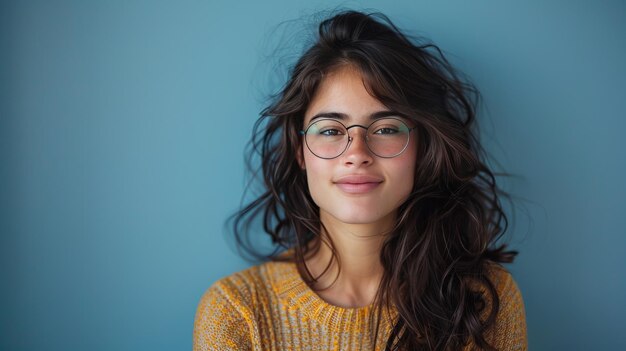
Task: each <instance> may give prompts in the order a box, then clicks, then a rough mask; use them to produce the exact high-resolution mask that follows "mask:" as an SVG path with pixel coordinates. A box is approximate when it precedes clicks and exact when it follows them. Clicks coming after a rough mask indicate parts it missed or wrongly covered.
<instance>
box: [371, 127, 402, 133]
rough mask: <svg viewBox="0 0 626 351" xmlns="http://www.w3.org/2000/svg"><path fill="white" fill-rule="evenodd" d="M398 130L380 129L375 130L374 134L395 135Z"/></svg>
mask: <svg viewBox="0 0 626 351" xmlns="http://www.w3.org/2000/svg"><path fill="white" fill-rule="evenodd" d="M397 132H398V130H397V129H396V128H380V129H377V130H376V131H375V132H374V134H396V133H397Z"/></svg>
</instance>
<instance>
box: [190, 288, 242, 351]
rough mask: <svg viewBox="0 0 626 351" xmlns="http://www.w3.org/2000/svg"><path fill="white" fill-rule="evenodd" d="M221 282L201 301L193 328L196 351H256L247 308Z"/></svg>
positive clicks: (206, 293)
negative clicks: (246, 316) (247, 316)
mask: <svg viewBox="0 0 626 351" xmlns="http://www.w3.org/2000/svg"><path fill="white" fill-rule="evenodd" d="M236 296H237V295H234V294H233V293H232V292H231V291H229V288H228V285H227V284H224V282H222V281H218V282H216V283H215V284H214V285H213V286H211V287H210V288H209V289H208V290H207V291H206V292H205V293H204V295H203V296H202V298H201V299H200V303H199V304H198V309H197V311H196V317H195V322H194V328H193V350H194V351H204V350H216V351H227V350H253V346H252V340H251V333H250V323H249V318H245V315H246V311H245V306H243V305H242V303H241V301H239V300H238V299H237V298H236Z"/></svg>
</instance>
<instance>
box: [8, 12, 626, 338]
mask: <svg viewBox="0 0 626 351" xmlns="http://www.w3.org/2000/svg"><path fill="white" fill-rule="evenodd" d="M337 5H344V6H348V7H353V8H356V9H364V8H373V9H377V10H380V11H382V12H384V13H386V14H387V15H389V16H390V17H391V18H392V19H393V20H394V21H395V22H396V23H397V24H398V25H399V26H400V27H401V28H404V29H407V30H410V31H411V32H413V33H415V34H423V35H425V36H427V37H429V38H431V39H432V40H433V41H435V42H436V43H437V44H438V45H439V46H441V47H442V48H443V49H444V50H445V51H446V52H447V53H448V54H449V57H450V59H451V60H452V61H453V63H454V64H455V65H457V66H458V67H459V68H460V69H461V70H463V71H465V72H466V73H467V74H468V75H469V76H470V77H471V78H472V79H473V80H474V82H475V83H476V84H477V85H478V87H479V88H480V89H481V91H482V93H483V95H484V103H485V104H484V105H485V109H484V111H483V112H484V113H483V115H482V117H481V118H482V127H483V130H484V135H483V140H484V142H485V145H486V146H487V148H488V150H489V151H490V152H491V153H492V154H493V155H494V156H495V157H496V158H497V160H498V161H499V162H500V163H501V164H502V166H503V168H504V169H505V170H507V171H509V172H512V173H514V174H516V175H517V176H516V177H513V178H509V179H503V185H504V187H505V189H506V190H509V191H511V192H512V193H514V194H515V195H517V196H518V197H520V198H523V199H525V200H523V201H520V202H519V203H520V205H521V206H520V207H519V210H518V212H517V216H516V217H515V219H514V221H513V226H512V227H511V234H512V235H513V236H512V239H511V243H512V245H513V246H514V247H515V248H517V249H518V250H519V251H520V252H521V254H520V256H519V258H518V260H517V261H516V263H515V264H514V265H512V266H510V269H511V270H512V271H513V272H514V274H515V277H516V279H517V281H518V284H519V286H520V287H521V290H522V293H523V295H524V298H525V301H526V308H527V322H528V331H529V340H530V347H531V349H533V350H588V349H597V350H602V349H626V336H625V333H624V332H623V326H624V325H625V324H624V313H625V312H626V276H625V274H624V267H626V259H625V257H626V229H625V228H626V200H625V199H626V186H625V185H624V174H626V157H625V156H624V150H626V142H625V141H624V138H623V137H622V134H624V132H625V131H626V118H625V117H626V116H625V112H624V111H626V93H625V91H626V88H625V85H624V82H626V65H624V63H625V62H626V3H624V2H622V1H593V2H592V1H586V2H583V1H530V2H512V1H507V2H502V1H495V0H494V1H471V2H470V1H437V2H434V1H395V2H391V1H363V2H359V3H357V2H343V3H338V2H333V1H321V2H311V1H287V0H271V1H263V2H261V1H258V2H252V1H250V2H248V3H244V2H227V1H209V2H202V1H182V2H173V1H172V2H164V1H159V2H153V1H107V2H104V1H103V2H83V1H54V2H52V1H21V2H11V1H3V2H2V3H1V4H0V157H1V161H2V162H1V163H0V211H1V212H0V234H1V236H0V238H1V239H0V240H1V241H0V274H1V279H0V282H1V284H2V285H1V286H2V288H1V296H0V301H1V302H0V303H1V305H0V311H1V312H0V333H1V334H0V335H1V337H0V349H2V350H40V349H43V350H86V349H89V350H136V349H151V350H172V349H178V350H181V349H189V348H190V347H191V333H192V325H193V317H194V313H195V308H196V304H197V302H198V299H199V298H200V296H201V294H202V293H203V292H204V290H205V289H206V288H207V287H208V286H209V285H210V284H211V283H212V282H213V281H215V280H216V279H217V278H219V277H222V276H224V275H227V274H230V273H232V272H234V271H236V270H239V269H242V268H244V267H246V266H247V263H246V262H244V261H243V260H241V259H240V258H238V256H237V255H236V253H235V252H234V251H233V250H232V249H231V245H229V240H228V239H227V238H226V234H225V232H224V229H223V223H224V220H225V218H226V217H227V215H228V214H230V213H231V212H232V211H233V210H235V209H236V208H237V206H238V204H239V201H240V197H241V194H242V189H243V184H244V180H245V176H244V170H243V152H244V145H245V143H246V141H247V140H248V137H249V136H250V133H251V127H252V124H253V122H254V121H255V119H256V117H257V115H258V112H259V111H260V110H261V109H262V107H263V106H264V104H263V101H264V100H263V99H264V98H265V96H267V94H269V93H271V92H273V89H276V88H277V87H278V86H279V84H280V83H282V81H281V79H280V77H281V75H276V76H272V75H271V74H272V73H271V72H272V71H271V70H270V68H271V66H272V65H273V64H275V63H277V62H280V60H279V58H281V59H282V58H287V59H288V58H289V57H290V56H289V53H290V51H288V50H287V51H281V50H279V49H276V46H275V44H276V43H277V42H279V40H280V39H281V38H282V36H281V33H285V32H286V31H285V30H284V28H285V27H284V26H283V27H279V28H278V30H277V31H273V30H274V29H275V28H276V25H277V24H279V23H280V22H283V21H286V20H290V19H296V18H299V17H301V16H303V15H306V14H310V13H313V12H315V11H318V10H324V9H328V8H334V7H336V6H337ZM292 25H293V24H290V25H288V26H287V27H289V26H292ZM281 28H283V29H281ZM272 54H275V56H274V57H272V56H271V55H272ZM292 56H293V54H292ZM288 62H289V61H288Z"/></svg>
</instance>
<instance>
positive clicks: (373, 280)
mask: <svg viewBox="0 0 626 351" xmlns="http://www.w3.org/2000/svg"><path fill="white" fill-rule="evenodd" d="M320 219H321V221H322V223H323V224H324V227H325V229H326V230H325V231H322V233H321V235H322V237H323V238H324V240H325V241H327V242H329V241H332V244H333V246H334V248H335V250H336V256H337V257H336V259H334V260H332V257H333V253H332V250H331V248H330V243H328V244H327V243H325V242H324V241H322V242H321V244H320V249H319V251H318V252H317V253H316V254H315V255H314V256H313V257H311V258H309V259H308V260H307V267H308V268H309V270H310V271H311V273H312V274H313V277H316V278H317V282H316V283H315V285H314V288H315V289H316V290H318V291H317V292H318V295H320V297H322V298H323V299H324V300H326V301H327V302H329V303H331V304H334V305H338V306H342V307H361V306H366V305H369V304H371V303H372V302H373V299H374V297H375V295H376V293H377V291H378V285H379V283H380V280H381V278H382V275H383V267H382V265H381V263H380V250H381V247H382V244H383V242H384V240H385V237H386V235H387V233H389V232H390V231H391V228H392V227H393V223H394V219H395V214H392V215H390V216H387V217H386V218H384V219H382V220H380V221H378V222H376V223H369V224H347V223H342V222H340V221H338V220H337V219H336V218H334V217H332V216H330V215H328V214H327V213H325V212H322V213H320ZM331 260H332V261H331ZM338 261H339V262H338ZM329 263H330V267H328V270H327V271H326V272H325V273H324V270H325V269H326V267H327V266H328V264H329ZM322 273H323V274H322Z"/></svg>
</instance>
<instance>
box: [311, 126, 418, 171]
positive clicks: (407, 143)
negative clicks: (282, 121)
mask: <svg viewBox="0 0 626 351" xmlns="http://www.w3.org/2000/svg"><path fill="white" fill-rule="evenodd" d="M381 119H382V120H384V119H395V120H396V121H398V122H400V123H402V124H404V126H405V127H406V128H407V129H408V132H407V134H408V136H407V138H406V144H404V147H403V148H402V150H400V151H399V152H398V153H396V154H394V155H391V156H381V155H379V154H377V153H376V152H374V150H372V148H371V147H370V144H369V137H368V135H369V134H368V132H367V131H368V130H369V128H370V127H371V126H372V125H374V123H376V122H378V121H380V120H381ZM322 120H330V121H334V122H337V123H339V124H340V125H342V126H343V128H344V129H345V130H346V135H347V136H348V142H347V143H346V146H345V147H344V148H343V150H342V151H341V152H340V153H339V154H338V155H337V156H333V157H321V156H319V155H318V154H316V153H315V152H313V150H311V147H310V146H309V143H308V141H307V138H306V135H307V134H306V133H307V132H308V131H309V129H310V128H311V127H312V126H313V125H314V124H315V123H317V122H319V121H322ZM354 127H359V128H363V129H365V145H367V149H368V150H369V151H370V152H371V153H372V154H374V155H376V156H377V157H380V158H394V157H397V156H400V155H401V154H402V153H403V152H404V150H406V148H407V147H408V146H409V144H410V143H411V132H412V131H413V129H415V128H417V126H415V127H409V126H408V125H407V124H406V123H404V121H403V120H401V119H400V118H394V117H385V118H380V119H377V120H375V121H373V122H372V123H370V124H369V125H368V126H367V127H366V126H364V125H360V124H353V125H351V126H349V127H346V125H345V124H343V123H341V122H340V121H338V120H336V119H332V118H324V119H320V120H318V121H315V122H313V123H311V124H309V126H308V127H306V129H305V130H300V131H299V133H300V135H302V136H304V143H305V144H306V147H307V149H309V151H311V153H312V154H313V155H315V156H316V157H318V158H321V159H324V160H332V159H334V158H337V157H339V156H341V155H343V153H344V152H346V150H348V148H349V147H350V144H351V143H352V140H354V138H353V137H352V136H351V135H350V128H354Z"/></svg>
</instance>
